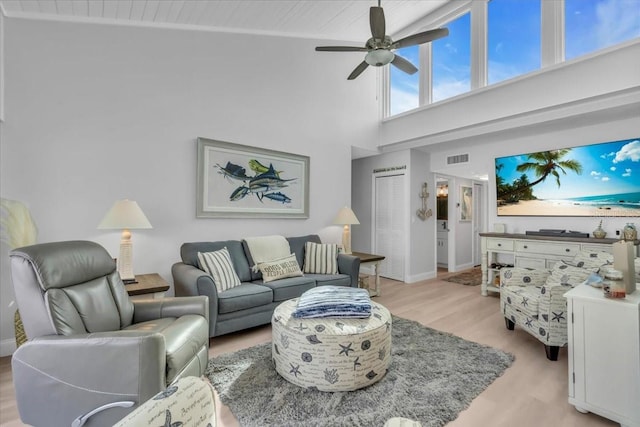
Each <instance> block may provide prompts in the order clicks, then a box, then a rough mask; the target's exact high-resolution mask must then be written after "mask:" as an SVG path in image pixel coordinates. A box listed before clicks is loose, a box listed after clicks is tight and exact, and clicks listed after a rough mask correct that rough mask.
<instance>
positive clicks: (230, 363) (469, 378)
mask: <svg viewBox="0 0 640 427" xmlns="http://www.w3.org/2000/svg"><path fill="white" fill-rule="evenodd" d="M391 354H392V362H391V366H390V367H389V371H388V372H387V374H386V375H385V376H384V378H382V379H381V380H380V381H378V382H377V383H375V384H373V385H371V386H369V387H366V388H363V389H360V390H356V391H350V392H334V393H329V392H322V391H317V390H311V389H304V388H301V387H298V386H295V385H293V384H291V383H289V382H288V381H286V380H285V379H283V378H282V377H281V376H280V375H278V373H277V372H276V371H275V368H274V366H273V363H272V361H271V343H265V344H260V345H257V346H254V347H250V348H247V349H244V350H240V351H237V352H234V353H229V354H223V355H221V356H219V357H215V358H213V359H211V360H209V365H208V366H207V371H206V373H205V375H206V376H207V377H209V379H210V380H211V383H212V384H213V385H214V387H215V389H216V390H217V391H218V394H219V396H220V399H221V401H222V403H224V404H225V405H227V406H228V407H229V408H230V409H231V412H232V413H233V414H234V415H235V417H236V418H237V419H238V421H239V423H240V425H241V426H246V427H249V426H256V427H265V426H296V427H297V426H305V427H306V426H349V427H357V426H363V427H364V426H367V427H369V426H382V425H383V424H384V423H385V421H386V420H388V419H389V418H393V417H405V418H409V419H413V420H418V421H420V422H421V423H422V425H423V426H424V427H427V426H430V427H435V426H444V425H445V424H447V423H448V422H450V421H452V420H454V419H455V418H456V417H457V416H458V414H459V413H460V411H462V410H464V409H465V408H467V407H468V406H469V404H470V403H471V401H472V400H473V399H474V398H475V397H476V396H477V395H478V394H480V392H482V391H483V390H484V389H485V388H486V387H487V386H489V384H491V383H492V382H493V381H494V380H495V379H496V378H497V377H499V376H500V375H502V373H503V372H504V370H505V369H506V368H508V367H509V366H510V365H511V363H512V362H513V360H514V357H513V356H512V355H511V354H508V353H505V352H503V351H500V350H497V349H494V348H491V347H487V346H484V345H480V344H477V343H474V342H470V341H466V340H464V339H462V338H459V337H456V336H454V335H451V334H447V333H443V332H439V331H436V330H434V329H431V328H427V327H425V326H422V325H421V324H419V323H417V322H414V321H411V320H407V319H403V318H399V317H396V316H393V326H392V350H391Z"/></svg>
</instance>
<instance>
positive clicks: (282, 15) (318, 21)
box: [0, 0, 447, 44]
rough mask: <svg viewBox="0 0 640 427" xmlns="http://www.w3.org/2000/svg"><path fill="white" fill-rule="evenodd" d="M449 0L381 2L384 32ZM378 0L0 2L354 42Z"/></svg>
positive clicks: (6, 8)
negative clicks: (371, 8)
mask: <svg viewBox="0 0 640 427" xmlns="http://www.w3.org/2000/svg"><path fill="white" fill-rule="evenodd" d="M445 3H447V0H384V1H382V7H383V8H384V11H385V17H386V23H387V34H389V35H395V34H397V33H398V32H399V31H401V30H402V29H404V28H405V27H407V26H409V25H410V24H412V23H414V22H415V21H417V20H419V19H420V18H422V17H423V16H425V15H427V14H429V13H431V12H433V11H434V10H435V9H437V8H439V7H441V6H442V5H444V4H445ZM376 5H377V1H376V0H351V1H344V0H273V1H271V0H0V7H1V8H2V11H3V13H4V14H5V15H6V16H9V17H32V18H44V19H66V20H81V21H84V22H87V21H96V20H98V21H110V22H118V23H128V24H136V23H137V24H142V25H149V24H151V25H170V26H198V27H208V28H213V29H217V30H228V31H237V32H258V33H266V34H276V35H285V36H291V37H309V38H319V39H332V40H345V41H358V42H361V43H363V44H364V42H365V41H366V40H367V39H368V37H369V7H371V6H376Z"/></svg>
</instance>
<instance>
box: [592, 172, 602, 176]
mask: <svg viewBox="0 0 640 427" xmlns="http://www.w3.org/2000/svg"><path fill="white" fill-rule="evenodd" d="M600 175H602V174H601V173H600V172H596V171H591V176H600Z"/></svg>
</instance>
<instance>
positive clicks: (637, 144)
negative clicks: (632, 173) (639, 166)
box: [613, 139, 640, 163]
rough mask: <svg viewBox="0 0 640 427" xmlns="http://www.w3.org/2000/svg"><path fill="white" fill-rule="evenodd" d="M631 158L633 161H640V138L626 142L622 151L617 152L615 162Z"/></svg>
mask: <svg viewBox="0 0 640 427" xmlns="http://www.w3.org/2000/svg"><path fill="white" fill-rule="evenodd" d="M625 160H631V161H632V162H640V140H637V139H636V140H635V141H631V142H630V143H628V144H625V145H624V146H623V147H622V148H621V149H620V151H618V152H617V153H616V157H615V159H613V163H619V162H623V161H625Z"/></svg>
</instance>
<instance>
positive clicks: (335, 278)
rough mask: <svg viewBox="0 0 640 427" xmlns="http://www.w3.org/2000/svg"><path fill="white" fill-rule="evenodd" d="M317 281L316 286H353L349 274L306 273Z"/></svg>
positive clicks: (306, 275)
mask: <svg viewBox="0 0 640 427" xmlns="http://www.w3.org/2000/svg"><path fill="white" fill-rule="evenodd" d="M305 277H307V278H309V279H313V280H315V281H316V286H326V285H332V286H351V277H350V276H349V275H347V274H305Z"/></svg>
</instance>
